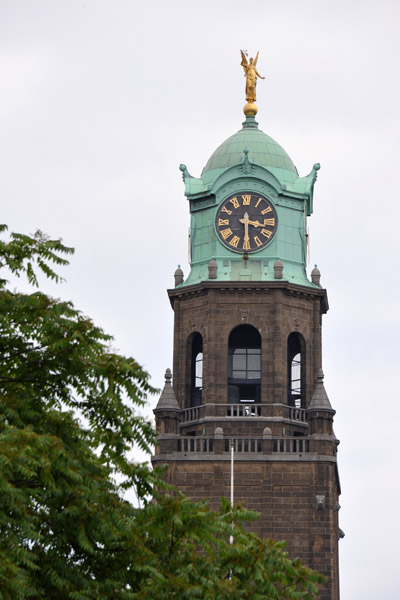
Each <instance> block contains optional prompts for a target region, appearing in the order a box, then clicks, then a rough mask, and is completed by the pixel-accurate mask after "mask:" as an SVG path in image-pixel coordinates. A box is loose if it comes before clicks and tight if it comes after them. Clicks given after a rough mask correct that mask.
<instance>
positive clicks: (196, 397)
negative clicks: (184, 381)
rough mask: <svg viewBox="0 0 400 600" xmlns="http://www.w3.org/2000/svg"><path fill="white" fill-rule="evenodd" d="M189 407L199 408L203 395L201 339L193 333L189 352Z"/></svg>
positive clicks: (197, 334)
mask: <svg viewBox="0 0 400 600" xmlns="http://www.w3.org/2000/svg"><path fill="white" fill-rule="evenodd" d="M191 357H192V358H191V377H190V380H191V386H190V387H191V390H190V404H191V406H200V404H201V402H202V394H203V338H202V336H201V335H200V333H195V334H194V336H193V338H192V352H191Z"/></svg>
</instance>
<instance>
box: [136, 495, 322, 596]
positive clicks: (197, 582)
mask: <svg viewBox="0 0 400 600" xmlns="http://www.w3.org/2000/svg"><path fill="white" fill-rule="evenodd" d="M254 518H256V514H255V513H252V512H250V511H247V510H245V509H243V508H240V507H236V508H235V509H234V511H233V512H232V511H231V509H230V505H229V503H228V502H227V501H226V500H222V503H221V509H220V512H219V513H217V512H213V511H211V510H209V507H208V503H207V501H202V502H199V503H197V504H195V503H193V502H192V501H190V500H189V499H188V498H185V497H184V496H183V495H181V494H178V495H175V496H170V495H166V494H163V495H159V496H158V497H157V502H155V503H153V504H149V505H147V506H146V507H145V508H144V509H143V510H142V511H140V512H139V513H138V515H137V519H136V525H137V527H138V528H139V531H140V537H141V539H142V547H141V551H140V553H139V554H138V556H137V559H136V561H135V562H134V563H133V564H132V567H131V572H132V577H131V579H130V585H131V587H132V590H133V591H134V592H135V593H134V596H133V597H134V598H135V599H137V600H147V599H149V600H150V599H151V598H157V600H167V599H168V600H170V599H171V600H172V599H176V600H178V599H188V600H189V599H195V598H199V599H200V598H201V599H204V600H222V599H227V600H228V599H231V598H235V599H240V598H243V599H254V600H260V599H262V598H268V599H270V600H274V599H281V600H296V599H300V598H303V599H308V600H311V599H312V598H316V597H317V584H318V583H322V582H323V578H322V577H321V576H320V575H318V574H317V573H315V572H313V571H311V570H310V569H307V568H306V567H304V566H302V565H301V563H300V561H299V560H298V559H297V560H290V559H289V558H288V556H287V554H286V553H285V552H284V543H283V542H274V541H272V540H262V539H260V538H259V537H257V536H256V535H255V534H251V533H248V532H246V531H245V530H244V529H243V527H242V525H241V523H242V522H248V521H250V520H252V519H254ZM231 536H233V543H232V544H231V543H230V539H231Z"/></svg>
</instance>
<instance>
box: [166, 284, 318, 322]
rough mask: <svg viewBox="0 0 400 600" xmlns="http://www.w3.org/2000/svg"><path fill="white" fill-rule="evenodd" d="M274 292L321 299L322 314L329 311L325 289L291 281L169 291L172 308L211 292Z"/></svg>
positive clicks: (216, 285) (197, 286)
mask: <svg viewBox="0 0 400 600" xmlns="http://www.w3.org/2000/svg"><path fill="white" fill-rule="evenodd" d="M273 290H282V291H283V292H284V293H285V294H288V295H290V296H302V297H303V298H304V297H306V298H316V297H317V298H318V297H319V298H320V300H321V308H322V312H323V313H324V314H325V313H326V312H328V310H329V303H328V295H327V292H326V290H325V289H321V288H314V287H307V286H305V285H298V284H294V283H290V282H289V281H203V282H201V283H196V284H194V285H188V286H182V287H178V288H172V289H169V290H167V293H168V297H169V300H170V302H171V306H172V307H173V306H174V302H175V300H184V299H187V298H191V297H192V298H194V297H196V296H203V295H205V294H208V292H210V291H216V292H219V293H220V294H227V293H232V292H236V293H241V294H254V292H256V293H260V294H270V293H271V291H273Z"/></svg>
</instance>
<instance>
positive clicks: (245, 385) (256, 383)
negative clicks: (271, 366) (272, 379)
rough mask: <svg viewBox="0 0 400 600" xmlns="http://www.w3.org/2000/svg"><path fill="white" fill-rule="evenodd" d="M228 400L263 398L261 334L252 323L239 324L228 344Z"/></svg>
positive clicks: (238, 401)
mask: <svg viewBox="0 0 400 600" xmlns="http://www.w3.org/2000/svg"><path fill="white" fill-rule="evenodd" d="M228 348H229V350H228V401H229V402H232V403H248V402H260V400H261V336H260V334H259V332H258V331H257V329H256V328H255V327H252V326H251V325H238V327H235V329H233V330H232V331H231V334H230V336H229V344H228Z"/></svg>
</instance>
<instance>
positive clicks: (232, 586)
mask: <svg viewBox="0 0 400 600" xmlns="http://www.w3.org/2000/svg"><path fill="white" fill-rule="evenodd" d="M5 229H6V228H5V227H4V226H3V227H0V230H1V231H3V232H4V231H5ZM71 253H72V250H71V249H70V248H67V247H65V246H63V244H62V243H61V241H60V240H50V239H48V238H47V237H46V236H44V235H43V234H42V233H40V232H38V233H36V234H35V235H34V236H32V237H30V236H25V235H19V234H12V236H11V239H10V241H8V242H4V241H1V242H0V267H3V268H5V269H8V270H9V271H11V273H12V274H13V275H16V276H20V275H25V276H26V277H27V279H28V281H29V282H30V283H31V284H33V285H35V286H37V284H38V280H37V275H36V272H37V270H38V269H39V270H40V271H42V273H44V274H45V275H46V276H47V277H50V278H51V279H54V280H56V281H58V280H59V279H60V278H59V276H58V275H57V274H56V273H55V272H54V270H53V266H54V265H56V266H58V265H64V264H67V261H66V259H65V258H63V255H66V254H71ZM111 341H112V338H111V337H110V336H108V335H106V334H105V333H104V332H103V331H102V329H100V328H99V327H97V326H95V325H94V323H93V322H92V321H91V320H90V319H89V318H87V317H85V316H84V315H82V314H81V313H80V312H79V311H77V310H76V309H75V308H74V306H73V305H72V304H71V303H69V302H62V301H58V300H54V299H52V298H49V297H48V296H46V295H44V294H43V293H40V292H38V291H36V292H34V293H31V294H21V293H18V292H13V291H11V290H10V289H8V287H7V282H6V280H5V279H1V280H0V600H25V599H29V598H34V599H46V600H48V599H49V600H53V599H54V600H108V599H110V600H111V599H112V600H144V599H147V598H149V599H150V598H151V599H152V600H153V599H155V598H156V599H157V600H162V599H164V598H165V599H167V598H168V599H173V598H176V599H178V598H179V599H181V598H182V599H185V598H188V599H189V598H205V599H211V598H215V599H222V598H254V599H259V598H271V599H274V598H282V599H290V600H293V599H299V598H306V599H311V598H314V597H315V596H314V593H315V590H316V588H315V584H316V583H317V582H319V581H322V580H321V578H320V577H319V576H318V575H316V574H315V573H313V572H311V571H310V570H308V569H305V568H304V567H303V566H302V565H301V564H300V563H299V562H298V561H291V560H289V558H288V557H287V556H286V554H285V552H284V550H283V548H282V546H281V545H280V544H277V543H276V542H272V541H270V540H260V539H259V538H257V537H256V536H254V535H252V534H249V533H246V531H244V530H243V528H242V526H241V522H242V521H246V520H248V519H250V518H254V515H253V514H252V513H249V512H247V511H245V510H243V509H240V508H237V509H235V511H233V513H232V511H231V510H230V507H229V505H228V504H227V503H225V504H223V505H222V507H221V511H220V512H219V513H215V512H212V511H210V510H209V508H208V505H207V503H206V502H201V503H198V504H195V503H193V502H191V501H190V500H188V499H187V498H184V497H183V496H181V495H180V494H175V493H174V492H173V491H172V490H167V491H166V492H165V493H160V492H154V489H157V490H160V489H162V487H163V484H162V482H161V480H160V478H159V474H158V473H157V472H154V471H153V472H151V471H150V470H149V468H148V467H147V466H146V465H143V464H136V463H134V462H132V461H131V460H130V459H129V456H130V453H131V451H132V449H133V448H134V447H135V446H139V447H140V448H141V449H143V450H145V451H146V452H150V450H151V447H152V444H153V443H154V438H155V434H154V431H153V428H152V426H151V424H150V423H148V422H147V421H146V420H145V419H143V417H141V416H140V415H139V414H137V410H138V409H140V408H141V407H142V406H143V405H144V403H145V401H146V396H147V395H148V394H150V393H153V392H154V391H155V390H154V389H153V388H152V387H151V385H150V383H149V376H148V374H147V373H146V372H144V371H143V369H142V368H141V367H140V365H138V363H137V362H136V361H135V360H134V359H132V358H125V357H123V356H120V355H119V354H117V353H115V352H113V351H112V350H111V349H110V343H111ZM128 489H129V490H132V489H133V490H135V492H136V494H137V496H138V498H140V499H141V500H142V507H141V508H135V507H134V506H133V505H132V504H131V503H129V502H127V501H126V500H124V492H125V491H126V490H128ZM164 489H165V486H164ZM151 493H153V497H154V500H155V501H154V502H150V503H148V502H146V498H147V497H149V494H151ZM171 494H172V495H171ZM232 534H233V536H234V543H233V544H230V543H229V538H230V535H232Z"/></svg>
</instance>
